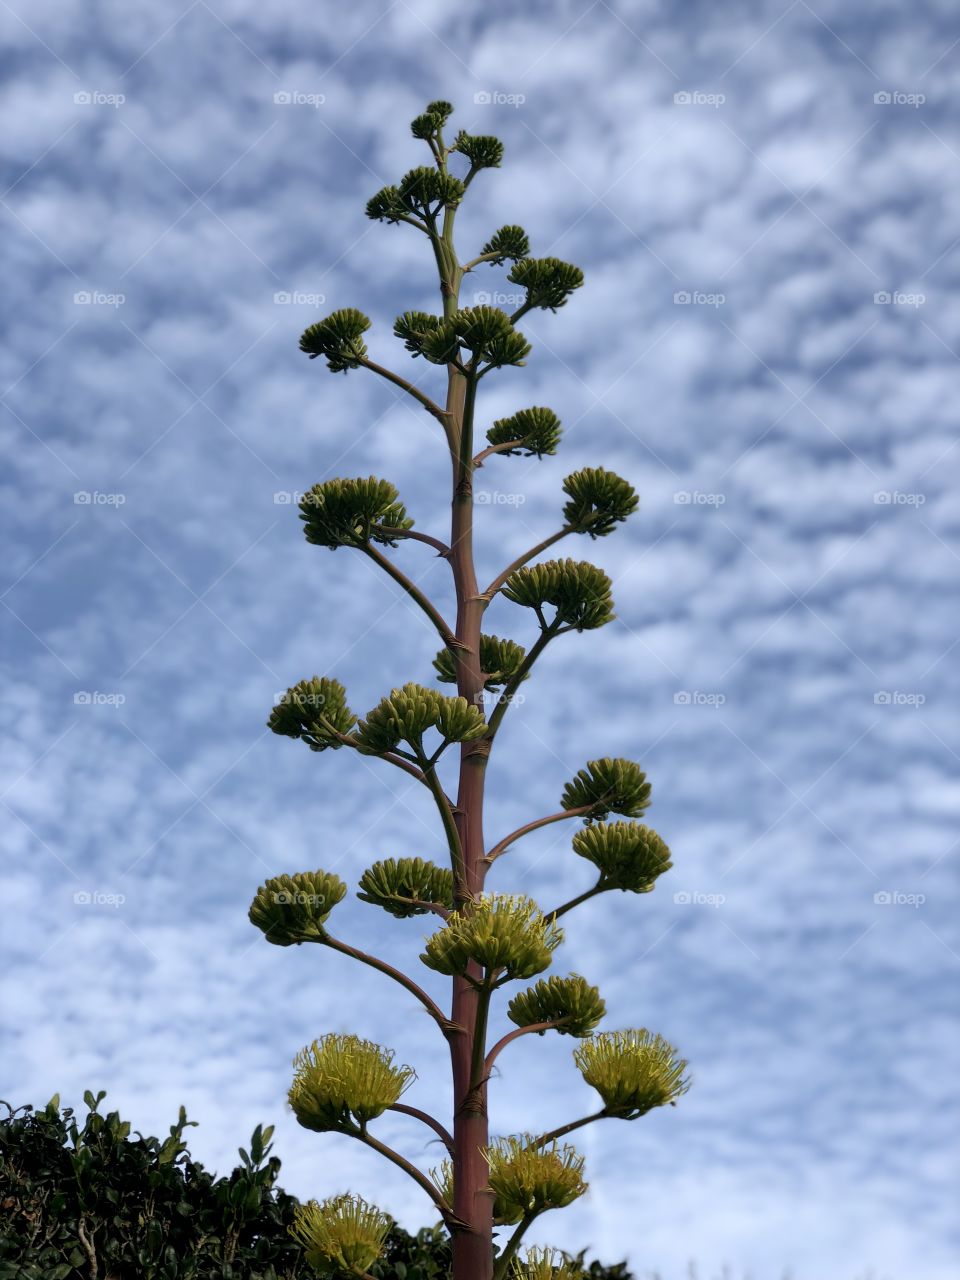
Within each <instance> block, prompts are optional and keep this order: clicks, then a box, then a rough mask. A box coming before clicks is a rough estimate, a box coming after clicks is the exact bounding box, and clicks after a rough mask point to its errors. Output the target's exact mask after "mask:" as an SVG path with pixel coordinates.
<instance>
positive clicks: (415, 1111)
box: [387, 1102, 453, 1155]
mask: <svg viewBox="0 0 960 1280" xmlns="http://www.w3.org/2000/svg"><path fill="white" fill-rule="evenodd" d="M387 1110H388V1111H400V1112H402V1113H403V1114H404V1115H405V1116H413V1117H414V1118H415V1119H417V1120H421V1121H422V1122H423V1123H424V1124H425V1125H429V1127H430V1128H431V1129H432V1130H433V1131H434V1133H435V1134H437V1135H438V1136H439V1138H440V1141H441V1142H442V1143H443V1145H444V1146H445V1147H446V1148H447V1151H449V1153H450V1154H451V1155H453V1137H452V1135H451V1134H450V1133H449V1132H448V1131H447V1130H446V1129H445V1128H444V1127H443V1125H442V1124H441V1123H440V1121H439V1120H438V1119H437V1118H436V1116H432V1115H430V1114H429V1112H427V1111H421V1110H420V1108H419V1107H409V1106H407V1104H406V1103H405V1102H395V1103H394V1104H393V1106H392V1107H388V1108H387Z"/></svg>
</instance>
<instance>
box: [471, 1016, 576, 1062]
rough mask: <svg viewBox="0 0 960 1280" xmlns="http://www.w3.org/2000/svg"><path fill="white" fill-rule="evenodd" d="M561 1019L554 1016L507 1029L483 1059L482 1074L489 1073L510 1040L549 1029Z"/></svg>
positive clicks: (555, 1025)
mask: <svg viewBox="0 0 960 1280" xmlns="http://www.w3.org/2000/svg"><path fill="white" fill-rule="evenodd" d="M562 1021H563V1019H562V1018H554V1019H553V1020H552V1021H550V1022H531V1023H530V1025H529V1026H528V1027H517V1029H516V1030H515V1031H508V1032H507V1034H506V1035H505V1036H503V1037H502V1038H501V1039H499V1040H498V1041H497V1043H496V1044H495V1045H494V1046H493V1048H492V1049H491V1050H490V1052H489V1053H488V1054H487V1056H486V1058H485V1059H484V1062H483V1074H484V1075H485V1076H488V1075H489V1074H490V1068H491V1067H492V1066H493V1064H494V1063H495V1062H496V1060H497V1058H498V1057H499V1056H500V1053H501V1051H502V1050H504V1049H505V1048H506V1047H507V1045H508V1044H510V1043H511V1041H513V1040H518V1039H519V1038H520V1036H529V1035H532V1034H533V1032H534V1031H549V1030H550V1028H551V1027H558V1026H559V1025H560V1023H561V1022H562Z"/></svg>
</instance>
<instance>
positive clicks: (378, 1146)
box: [352, 1129, 450, 1227]
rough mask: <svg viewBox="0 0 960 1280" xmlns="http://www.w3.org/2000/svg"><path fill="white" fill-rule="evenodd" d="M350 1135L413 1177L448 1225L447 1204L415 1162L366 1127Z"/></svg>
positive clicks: (448, 1213) (448, 1209)
mask: <svg viewBox="0 0 960 1280" xmlns="http://www.w3.org/2000/svg"><path fill="white" fill-rule="evenodd" d="M352 1136H353V1137H355V1138H358V1139H359V1140H360V1141H361V1142H363V1143H365V1144H366V1145H367V1146H368V1147H372V1148H373V1150H374V1151H379V1152H380V1154H381V1155H382V1156H386V1158H387V1159H388V1160H390V1161H391V1162H392V1163H393V1164H395V1165H396V1166H397V1168H398V1169H402V1170H403V1171H404V1173H407V1174H409V1175H410V1177H411V1178H413V1180H414V1182H416V1184H417V1185H418V1186H419V1187H421V1188H422V1190H424V1191H425V1192H426V1193H427V1195H428V1196H429V1197H430V1199H431V1200H432V1201H433V1203H434V1204H435V1205H436V1206H437V1210H438V1212H439V1214H440V1216H441V1218H443V1220H444V1222H445V1223H446V1224H447V1226H448V1227H449V1226H450V1207H449V1205H448V1204H447V1202H446V1200H444V1198H443V1196H442V1195H441V1194H440V1192H439V1191H438V1190H437V1188H436V1187H435V1186H434V1185H433V1183H432V1182H431V1181H430V1179H429V1178H428V1177H427V1175H426V1174H425V1173H424V1172H423V1171H422V1170H421V1169H418V1168H417V1166H416V1165H415V1164H411V1163H410V1161H409V1160H407V1159H405V1158H404V1157H403V1156H402V1155H400V1153H399V1152H398V1151H394V1149H393V1148H392V1147H388V1146H387V1145H386V1143H385V1142H381V1141H380V1139H379V1138H375V1137H374V1136H373V1134H371V1133H367V1131H366V1129H362V1130H360V1132H358V1133H355V1134H353V1135H352Z"/></svg>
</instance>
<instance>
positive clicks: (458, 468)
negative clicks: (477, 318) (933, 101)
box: [445, 292, 493, 1280]
mask: <svg viewBox="0 0 960 1280" xmlns="http://www.w3.org/2000/svg"><path fill="white" fill-rule="evenodd" d="M456 305H457V297H456V292H454V294H453V296H452V297H449V296H448V297H447V298H446V299H445V310H449V311H452V310H455V309H456ZM448 376H449V390H448V398H447V408H448V410H449V411H450V414H451V416H452V419H453V421H454V423H455V424H456V427H455V434H456V436H457V437H458V443H459V454H458V457H457V458H455V460H454V474H453V497H452V517H451V532H450V547H451V554H450V564H451V568H452V570H453V578H454V584H455V587H456V593H457V625H456V635H457V640H458V641H459V642H460V645H461V646H462V647H461V648H459V649H458V651H457V688H458V691H459V693H460V695H461V696H462V697H464V698H466V699H467V701H468V702H469V703H471V704H475V705H477V706H481V707H482V705H483V677H482V675H481V671H480V622H481V619H482V617H483V605H484V602H483V600H482V599H481V598H480V597H479V594H478V586H477V576H476V570H475V567H474V559H473V483H472V477H471V469H470V466H469V464H468V463H467V462H466V459H469V458H470V457H471V437H472V433H473V422H472V416H473V397H472V395H471V396H468V395H467V394H466V393H467V387H466V385H465V384H466V379H465V378H464V376H463V374H462V373H460V372H459V371H458V370H456V369H450V371H449V375H448ZM489 753H490V744H489V742H486V741H481V742H465V743H463V744H462V745H461V748H460V781H459V786H458V789H457V814H456V821H457V828H458V830H459V833H460V845H461V849H462V851H463V868H464V875H465V882H464V883H463V884H462V885H456V886H455V899H454V900H455V902H456V901H457V900H458V899H461V900H462V898H464V897H468V896H469V897H472V896H474V895H476V894H478V893H480V892H481V890H482V889H483V878H484V870H485V864H484V862H483V856H484V852H485V846H484V838H483V791H484V782H485V776H486V763H487V758H488V756H489ZM481 977H482V974H481V972H480V970H479V968H477V967H476V966H473V971H472V972H470V973H469V974H468V975H467V976H466V977H462V978H459V977H457V978H454V979H453V1003H452V1007H451V1015H450V1016H451V1020H452V1021H453V1022H455V1023H456V1024H457V1025H458V1026H461V1027H463V1028H464V1032H463V1033H461V1034H459V1035H456V1036H454V1037H453V1038H452V1039H451V1061H452V1069H453V1097H454V1117H453V1185H454V1203H453V1212H454V1217H455V1218H456V1220H457V1222H458V1223H459V1224H462V1226H458V1227H457V1228H456V1229H455V1231H454V1235H453V1242H452V1252H453V1276H454V1280H492V1276H493V1195H492V1194H491V1192H490V1190H489V1188H488V1186H487V1163H486V1157H485V1155H484V1152H485V1150H486V1148H487V1146H488V1145H489V1140H490V1129H489V1118H488V1114H487V1085H486V1081H485V1080H476V1079H474V1064H475V1061H476V1058H477V1055H478V1054H479V1055H480V1056H481V1059H482V1055H483V1050H484V1046H483V1044H482V1042H481V1043H479V1044H478V1043H477V1038H478V1036H480V1035H481V1034H482V1028H481V1026H480V1025H479V1023H480V1016H479V1015H480V995H479V993H478V991H477V989H476V987H475V986H474V985H473V984H472V982H471V981H470V979H474V980H477V981H479V980H480V978H481Z"/></svg>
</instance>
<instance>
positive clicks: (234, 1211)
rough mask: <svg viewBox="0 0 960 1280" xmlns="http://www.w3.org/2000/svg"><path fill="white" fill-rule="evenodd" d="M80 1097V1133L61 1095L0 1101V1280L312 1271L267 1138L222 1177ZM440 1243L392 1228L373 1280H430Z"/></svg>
mask: <svg viewBox="0 0 960 1280" xmlns="http://www.w3.org/2000/svg"><path fill="white" fill-rule="evenodd" d="M105 1096H106V1095H105V1094H103V1093H101V1094H99V1095H98V1096H97V1097H96V1098H95V1097H94V1096H93V1095H92V1094H91V1093H89V1092H87V1093H85V1094H84V1102H85V1103H86V1106H87V1115H86V1117H85V1119H84V1120H83V1121H82V1122H81V1121H80V1120H79V1119H78V1118H77V1117H76V1116H75V1115H74V1112H73V1110H72V1108H69V1107H65V1108H62V1109H61V1106H60V1099H59V1097H58V1096H57V1097H54V1098H52V1099H51V1100H50V1102H49V1103H48V1104H47V1106H46V1107H44V1108H43V1109H42V1110H35V1109H34V1108H32V1107H29V1106H26V1107H19V1108H17V1109H14V1108H12V1107H11V1106H10V1105H9V1104H8V1103H0V1107H5V1108H6V1111H7V1114H6V1115H0V1280H91V1277H96V1278H97V1280H133V1278H134V1277H135V1278H136V1280H294V1278H295V1277H307V1276H310V1275H312V1274H313V1273H312V1272H311V1270H310V1269H309V1268H308V1267H307V1264H306V1263H305V1262H304V1260H303V1257H302V1253H301V1250H300V1247H299V1245H297V1244H296V1242H295V1241H294V1240H293V1239H292V1238H291V1237H290V1235H289V1234H288V1231H287V1228H288V1226H289V1225H290V1223H291V1221H292V1220H293V1210H294V1208H295V1206H296V1204H297V1201H296V1199H295V1198H294V1197H293V1196H290V1195H287V1193H286V1192H285V1191H283V1190H281V1189H280V1188H279V1187H278V1186H277V1185H276V1181H277V1175H278V1173H279V1171H280V1161H279V1160H278V1159H277V1157H276V1156H273V1155H271V1154H270V1137H271V1134H272V1132H273V1130H272V1129H267V1130H263V1129H262V1128H261V1126H259V1125H258V1126H257V1128H256V1129H255V1130H254V1132H253V1136H252V1137H251V1139H250V1145H249V1149H247V1150H244V1149H243V1148H241V1149H240V1161H241V1163H240V1164H239V1165H238V1166H237V1168H235V1169H234V1170H233V1172H232V1173H230V1174H229V1175H226V1176H224V1177H214V1176H213V1175H212V1174H210V1173H208V1172H207V1171H206V1169H204V1167H203V1165H201V1164H198V1163H197V1161H195V1160H194V1159H192V1158H191V1156H190V1153H189V1151H188V1150H187V1144H186V1142H185V1141H184V1130H185V1129H186V1128H187V1127H188V1126H189V1125H192V1124H193V1123H194V1122H193V1121H189V1120H187V1116H186V1112H185V1111H184V1109H183V1108H182V1107H181V1108H180V1116H179V1119H178V1120H177V1123H176V1124H174V1125H171V1127H170V1133H169V1136H168V1137H166V1138H164V1139H162V1140H161V1139H160V1138H145V1137H144V1136H143V1135H142V1134H140V1133H135V1134H134V1135H132V1136H131V1129H130V1124H129V1122H128V1121H124V1120H121V1119H120V1116H119V1115H118V1114H117V1112H115V1111H111V1112H109V1113H107V1114H106V1115H103V1114H101V1113H100V1111H99V1109H98V1108H99V1106H100V1103H101V1102H102V1101H103V1098H104V1097H105ZM578 1261H579V1263H580V1267H581V1268H582V1270H583V1272H584V1274H585V1276H587V1277H589V1280H632V1277H631V1276H630V1273H629V1272H628V1271H627V1270H626V1267H625V1265H624V1264H620V1265H619V1266H614V1267H603V1266H601V1265H600V1263H598V1262H591V1263H587V1262H586V1261H584V1258H583V1255H581V1257H580V1259H579V1260H578ZM449 1269H450V1250H449V1246H448V1244H447V1234H446V1232H445V1231H444V1230H443V1229H442V1228H441V1227H440V1226H437V1227H433V1228H430V1227H427V1228H424V1229H423V1230H422V1231H419V1232H418V1233H417V1234H416V1235H415V1236H414V1235H410V1234H409V1233H408V1232H406V1231H404V1230H402V1228H400V1227H395V1228H394V1230H393V1231H392V1232H391V1234H390V1236H389V1238H388V1242H387V1250H386V1253H385V1256H384V1258H383V1259H382V1260H381V1262H379V1263H378V1264H377V1265H376V1267H375V1268H374V1271H375V1274H376V1275H377V1276H378V1277H379V1278H380V1280H394V1277H395V1278H396V1280H441V1278H445V1277H446V1276H447V1275H448V1274H449Z"/></svg>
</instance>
